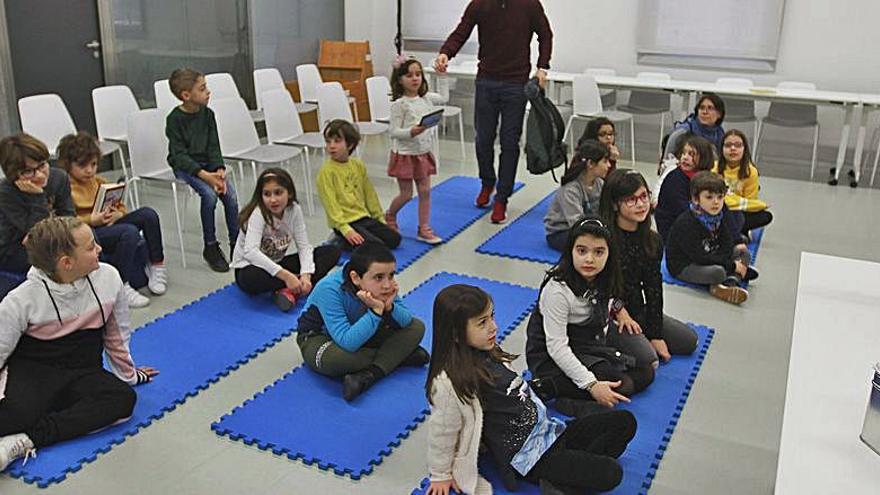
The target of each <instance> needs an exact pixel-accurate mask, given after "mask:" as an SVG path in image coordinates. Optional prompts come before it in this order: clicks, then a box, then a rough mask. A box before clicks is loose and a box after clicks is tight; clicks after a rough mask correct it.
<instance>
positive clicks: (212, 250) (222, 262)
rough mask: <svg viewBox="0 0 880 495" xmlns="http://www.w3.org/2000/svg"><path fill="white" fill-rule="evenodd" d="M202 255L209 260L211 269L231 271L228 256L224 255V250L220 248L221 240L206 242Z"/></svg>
mask: <svg viewBox="0 0 880 495" xmlns="http://www.w3.org/2000/svg"><path fill="white" fill-rule="evenodd" d="M202 257H204V258H205V261H206V262H208V266H210V267H211V270H214V271H215V272H221V273H222V272H228V271H229V262H228V261H226V256H223V250H222V249H220V243H219V242H212V243H211V244H206V245H205V250H204V251H202Z"/></svg>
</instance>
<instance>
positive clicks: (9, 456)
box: [0, 433, 37, 471]
mask: <svg viewBox="0 0 880 495" xmlns="http://www.w3.org/2000/svg"><path fill="white" fill-rule="evenodd" d="M36 456H37V449H36V448H34V442H32V441H31V439H30V437H28V436H27V435H25V434H24V433H16V434H15V435H7V436H5V437H0V471H3V470H4V469H6V467H7V466H9V465H10V464H11V463H12V461H14V460H16V459H18V458H20V457H24V462H27V460H28V458H29V457H36Z"/></svg>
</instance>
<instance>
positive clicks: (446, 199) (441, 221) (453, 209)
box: [339, 175, 524, 271]
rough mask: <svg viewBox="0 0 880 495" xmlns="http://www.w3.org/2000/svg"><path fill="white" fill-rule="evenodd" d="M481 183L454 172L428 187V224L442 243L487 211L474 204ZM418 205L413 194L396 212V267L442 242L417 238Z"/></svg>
mask: <svg viewBox="0 0 880 495" xmlns="http://www.w3.org/2000/svg"><path fill="white" fill-rule="evenodd" d="M480 187H482V182H481V181H480V179H478V178H476V177H464V176H461V175H456V176H453V177H450V178H448V179H446V180H445V181H443V182H441V183H440V184H437V185H435V186H434V187H432V188H431V211H432V213H431V228H433V229H434V233H435V234H437V235H438V236H440V237H442V238H443V243H446V242H449V241H450V240H451V239H452V238H453V237H455V236H456V235H458V234H459V233H460V232H461V231H463V230H464V229H466V228H468V227H470V226H471V225H472V224H473V223H474V222H476V221H477V220H479V219H480V218H481V217H482V216H484V215H486V214H487V213H488V212H489V211H490V210H489V209H487V208H477V207H476V206H474V198H476V196H477V193H479V192H480ZM523 187H524V184H523V183H522V182H517V183H515V184H514V186H513V192H514V193H515V192H516V191H519V190H520V189H522V188H523ZM418 207H419V201H418V196H413V198H412V199H411V200H410V201H408V202H407V203H406V204H405V205H404V206H403V208H401V210H400V211H399V212H398V213H397V224H398V225H399V226H400V234H401V236H402V237H403V240H402V241H401V242H400V246H398V247H397V249H395V250H394V257H395V258H396V259H397V270H398V271H400V270H403V269H404V268H406V267H408V266H410V265H412V264H413V263H415V262H416V261H418V259H419V258H421V257H422V256H424V255H425V254H426V253H427V252H428V251H430V250H431V249H433V248H435V247H437V246H438V245H442V244H438V245H431V244H426V243H424V242H421V241H419V240H418V239H417V238H416V234H417V233H418V232H417V231H418V227H419V215H418V213H419V211H418ZM347 260H348V253H343V256H342V258H340V260H339V262H340V264H344V263H345V262H346V261H347Z"/></svg>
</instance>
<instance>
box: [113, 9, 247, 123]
mask: <svg viewBox="0 0 880 495" xmlns="http://www.w3.org/2000/svg"><path fill="white" fill-rule="evenodd" d="M111 14H112V18H113V31H114V33H115V39H114V40H113V41H114V43H113V44H112V46H113V48H114V50H115V53H114V57H113V60H114V61H115V67H114V68H113V69H114V70H112V71H111V74H112V79H114V80H112V81H107V83H108V84H126V85H128V86H129V87H130V88H131V90H132V91H133V92H134V94H135V97H136V98H137V99H138V103H140V105H141V107H150V106H154V105H155V96H154V93H153V82H154V81H156V80H159V79H167V78H168V76H169V75H171V71H173V70H174V69H177V68H179V67H192V68H194V69H197V70H199V71H201V72H203V73H205V74H210V73H212V72H229V73H231V74H232V76H233V78H234V79H235V82H236V84H237V85H238V90H239V92H240V93H241V95H242V97H243V98H244V99H245V100H246V101H248V102H249V103H250V104H253V92H254V91H253V76H252V72H251V67H252V66H251V61H250V48H249V46H248V43H249V41H248V40H249V35H248V19H247V1H246V0H187V1H186V2H169V1H162V2H154V1H147V0H112V2H111Z"/></svg>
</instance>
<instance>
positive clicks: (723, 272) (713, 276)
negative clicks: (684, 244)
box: [675, 249, 752, 285]
mask: <svg viewBox="0 0 880 495" xmlns="http://www.w3.org/2000/svg"><path fill="white" fill-rule="evenodd" d="M733 260H734V261H736V260H739V261H742V262H743V264H745V265H746V266H748V265H750V264H752V253H750V252H749V250H748V249H734V251H733ZM730 276H735V277H737V278H740V277H739V276H738V275H736V273H727V269H725V268H724V267H723V266H721V265H697V264H694V263H691V264H690V265H688V266H686V267H684V268H683V269H682V270H681V272H679V274H678V275H676V276H675V278H677V279H679V280H684V281H685V282H690V283H692V284H700V285H717V284H720V283H722V282H724V281H725V280H726V279H727V277H730Z"/></svg>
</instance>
